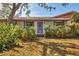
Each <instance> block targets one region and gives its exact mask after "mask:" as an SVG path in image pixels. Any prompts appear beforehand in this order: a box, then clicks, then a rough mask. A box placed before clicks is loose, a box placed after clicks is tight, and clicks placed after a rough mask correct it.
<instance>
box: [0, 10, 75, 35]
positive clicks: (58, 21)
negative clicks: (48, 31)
mask: <svg viewBox="0 0 79 59" xmlns="http://www.w3.org/2000/svg"><path fill="white" fill-rule="evenodd" d="M74 13H76V12H75V11H71V12H67V13H63V14H60V15H57V16H51V17H14V19H13V22H14V23H15V24H18V25H20V26H21V27H24V26H26V25H29V26H34V28H35V32H36V34H37V35H44V34H45V30H44V27H45V26H46V25H51V26H52V25H64V24H66V23H67V22H68V21H69V20H70V18H71V17H72V15H73V14H74ZM0 22H7V19H1V20H0Z"/></svg>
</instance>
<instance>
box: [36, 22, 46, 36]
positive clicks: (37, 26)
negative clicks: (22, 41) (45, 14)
mask: <svg viewBox="0 0 79 59" xmlns="http://www.w3.org/2000/svg"><path fill="white" fill-rule="evenodd" d="M38 22H42V23H43V25H42V26H43V33H38V32H37V31H38V29H37V28H38ZM35 30H36V31H35V32H36V34H37V35H44V32H45V31H44V21H36V22H35Z"/></svg>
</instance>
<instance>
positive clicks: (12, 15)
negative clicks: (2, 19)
mask: <svg viewBox="0 0 79 59" xmlns="http://www.w3.org/2000/svg"><path fill="white" fill-rule="evenodd" d="M20 5H21V3H18V4H16V3H13V4H12V10H11V13H10V15H9V17H8V22H9V23H13V17H14V15H15V13H16V11H17V9H19V7H20Z"/></svg>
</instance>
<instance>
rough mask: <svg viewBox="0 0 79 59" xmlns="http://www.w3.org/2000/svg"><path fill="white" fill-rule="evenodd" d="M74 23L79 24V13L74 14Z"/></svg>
mask: <svg viewBox="0 0 79 59" xmlns="http://www.w3.org/2000/svg"><path fill="white" fill-rule="evenodd" d="M72 22H75V23H79V13H74V14H73V17H72Z"/></svg>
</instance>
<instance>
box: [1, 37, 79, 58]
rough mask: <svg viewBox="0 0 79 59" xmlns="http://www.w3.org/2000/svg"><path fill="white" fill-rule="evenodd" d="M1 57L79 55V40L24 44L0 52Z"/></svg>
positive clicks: (42, 41)
mask: <svg viewBox="0 0 79 59" xmlns="http://www.w3.org/2000/svg"><path fill="white" fill-rule="evenodd" d="M0 55H1V56H4V55H5V56H42V55H48V56H61V55H63V56H64V55H66V56H67V55H76V56H77V55H78V56H79V39H45V38H41V39H40V40H38V41H35V42H23V43H22V46H21V47H15V48H12V49H10V50H8V51H3V52H0Z"/></svg>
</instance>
